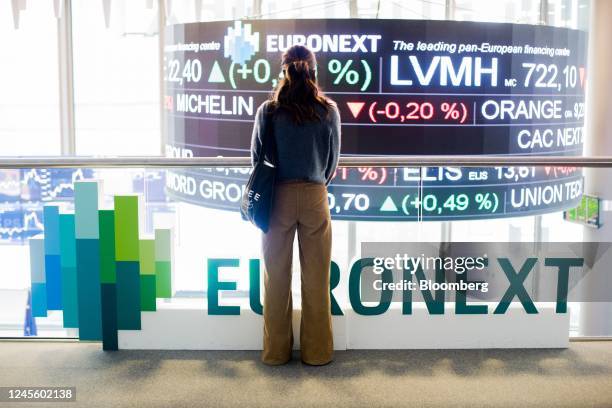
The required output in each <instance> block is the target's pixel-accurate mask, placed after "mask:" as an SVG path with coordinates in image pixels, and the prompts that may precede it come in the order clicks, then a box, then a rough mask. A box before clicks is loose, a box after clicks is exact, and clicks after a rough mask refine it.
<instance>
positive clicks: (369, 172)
mask: <svg viewBox="0 0 612 408" xmlns="http://www.w3.org/2000/svg"><path fill="white" fill-rule="evenodd" d="M357 171H358V172H359V173H360V174H361V180H362V181H373V182H376V183H377V184H383V183H384V182H385V180H386V179H387V169H385V168H382V167H381V168H372V167H359V168H358V169H357Z"/></svg>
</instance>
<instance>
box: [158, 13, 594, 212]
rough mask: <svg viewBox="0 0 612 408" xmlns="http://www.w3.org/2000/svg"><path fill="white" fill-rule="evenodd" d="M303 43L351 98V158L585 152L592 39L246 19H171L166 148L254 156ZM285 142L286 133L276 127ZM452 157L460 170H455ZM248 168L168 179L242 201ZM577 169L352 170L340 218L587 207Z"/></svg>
mask: <svg viewBox="0 0 612 408" xmlns="http://www.w3.org/2000/svg"><path fill="white" fill-rule="evenodd" d="M295 44H302V45H306V46H307V47H309V48H310V49H311V50H313V51H314V52H315V53H316V56H317V79H318V81H319V83H320V85H321V87H322V88H323V90H324V92H325V93H326V95H328V96H329V97H330V98H331V99H333V100H334V101H335V102H336V104H337V105H338V108H339V111H340V115H341V119H342V154H343V155H402V154H411V155H412V154H417V155H418V154H424V155H425V154H427V155H430V154H443V155H458V154H475V155H477V154H492V155H529V154H538V155H547V154H549V155H550V154H554V155H580V154H581V153H582V147H583V142H584V140H583V131H584V116H585V106H584V90H585V86H586V75H585V72H586V71H585V69H586V67H585V61H586V52H587V49H586V35H585V33H584V32H581V31H576V30H570V29H561V28H554V27H542V26H530V25H515V24H492V23H469V22H449V21H424V20H355V19H353V20H339V19H333V20H331V19H330V20H247V21H223V22H207V23H193V24H182V25H173V26H169V27H168V28H167V30H166V33H165V47H164V81H165V99H164V107H165V112H166V126H167V127H166V134H167V144H166V154H167V155H168V156H171V157H192V156H248V155H249V154H250V151H249V149H250V142H251V133H252V128H253V119H254V115H255V112H256V110H257V108H258V107H259V105H260V104H261V103H262V102H264V101H265V100H266V99H267V98H269V96H270V93H271V90H272V89H273V87H274V86H276V84H277V82H278V80H279V79H280V78H281V75H282V72H281V68H280V59H281V55H282V52H283V51H284V50H286V49H287V48H288V47H290V46H292V45H295ZM277 137H283V135H277ZM450 164H452V163H450ZM248 174H249V170H247V169H227V168H223V169H206V170H204V169H202V170H189V171H173V172H168V176H167V180H166V184H167V185H166V187H167V190H168V192H169V193H170V194H171V195H173V196H174V197H175V198H177V199H179V200H183V201H187V202H191V203H195V204H199V205H203V206H207V207H210V208H219V209H227V210H234V211H237V210H238V203H239V201H240V197H241V194H242V190H243V188H244V184H245V182H246V180H247V178H248ZM582 188H583V182H582V173H581V171H580V169H578V168H573V167H499V168H493V167H491V168H468V167H453V166H452V165H451V166H449V167H432V168H339V169H338V171H337V172H336V174H335V175H334V178H333V180H332V184H331V186H330V188H329V203H330V210H331V213H332V217H333V218H335V219H347V220H444V219H477V218H494V217H508V216H521V215H530V214H541V213H547V212H554V211H559V210H562V209H565V208H568V207H572V206H575V205H576V204H577V203H578V201H579V199H580V197H581V195H582Z"/></svg>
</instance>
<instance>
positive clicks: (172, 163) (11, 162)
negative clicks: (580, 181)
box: [0, 155, 612, 169]
mask: <svg viewBox="0 0 612 408" xmlns="http://www.w3.org/2000/svg"><path fill="white" fill-rule="evenodd" d="M339 165H340V166H342V167H421V166H470V167H476V166H478V167H487V166H578V167H612V156H595V157H583V156H485V155H472V156H346V157H341V158H340V163H339ZM250 166H251V160H250V159H249V158H248V157H191V158H169V157H162V156H149V157H146V156H142V157H140V156H138V157H79V156H74V157H59V156H58V157H2V158H0V169H23V168H76V167H87V168H129V167H133V168H181V167H250Z"/></svg>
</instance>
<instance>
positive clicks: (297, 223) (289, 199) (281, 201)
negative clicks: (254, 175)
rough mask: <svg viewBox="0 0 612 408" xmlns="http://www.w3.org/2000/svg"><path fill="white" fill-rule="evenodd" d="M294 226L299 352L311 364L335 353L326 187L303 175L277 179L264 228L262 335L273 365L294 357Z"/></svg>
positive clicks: (266, 359) (267, 357)
mask: <svg viewBox="0 0 612 408" xmlns="http://www.w3.org/2000/svg"><path fill="white" fill-rule="evenodd" d="M296 231H297V235H298V243H299V250H300V266H301V283H302V320H301V324H300V348H301V358H302V361H303V362H305V363H307V364H312V365H322V364H327V363H329V362H330V361H331V360H332V354H333V338H332V325H331V303H330V293H329V269H330V262H331V239H332V231H331V218H330V214H329V207H328V204H327V189H326V187H325V186H324V185H323V184H316V183H308V182H302V181H295V182H284V183H279V184H277V185H276V188H275V193H274V202H273V205H272V214H271V216H270V227H269V230H268V232H267V233H265V234H263V239H262V246H263V257H264V265H265V275H264V305H263V306H264V307H263V315H264V339H263V353H262V357H261V359H262V361H263V362H264V363H266V364H271V365H276V364H284V363H286V362H288V361H289V360H290V359H291V350H292V348H293V330H292V325H291V320H292V312H293V302H292V297H291V264H292V262H291V261H292V258H293V241H294V237H295V233H296Z"/></svg>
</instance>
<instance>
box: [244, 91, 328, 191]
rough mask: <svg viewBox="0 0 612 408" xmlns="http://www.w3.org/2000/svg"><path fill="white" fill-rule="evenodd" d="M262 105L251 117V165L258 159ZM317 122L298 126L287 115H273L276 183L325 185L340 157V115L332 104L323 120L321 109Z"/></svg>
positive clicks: (278, 112)
mask: <svg viewBox="0 0 612 408" xmlns="http://www.w3.org/2000/svg"><path fill="white" fill-rule="evenodd" d="M267 104H268V102H267V101H266V102H264V103H263V104H262V105H261V106H260V107H259V108H258V109H257V113H256V114H255V125H254V127H253V136H252V140H251V161H252V162H253V164H254V163H255V161H256V160H257V158H258V152H259V151H260V148H261V138H262V132H263V129H264V120H265V115H264V112H265V109H266V106H267ZM317 109H320V110H321V114H322V117H323V118H324V119H323V120H322V121H321V122H318V121H316V122H309V123H305V124H302V125H298V124H296V123H294V122H293V121H292V119H291V117H290V116H289V115H288V114H287V112H283V111H277V112H276V113H275V114H274V117H273V129H274V130H273V132H274V136H275V139H276V150H277V155H278V166H277V170H276V179H277V181H284V180H304V181H311V182H314V183H321V184H325V185H327V184H329V182H330V180H331V178H332V176H333V174H334V171H336V166H337V165H338V157H339V156H340V114H339V112H338V108H337V107H336V105H335V104H333V105H332V107H331V108H330V110H329V114H328V115H327V116H325V112H324V109H323V107H318V108H317Z"/></svg>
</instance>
